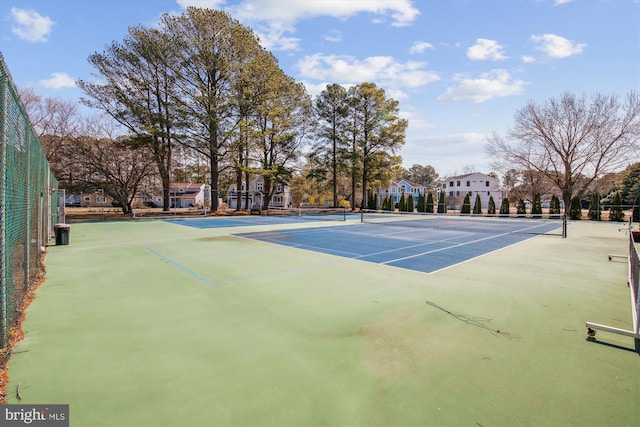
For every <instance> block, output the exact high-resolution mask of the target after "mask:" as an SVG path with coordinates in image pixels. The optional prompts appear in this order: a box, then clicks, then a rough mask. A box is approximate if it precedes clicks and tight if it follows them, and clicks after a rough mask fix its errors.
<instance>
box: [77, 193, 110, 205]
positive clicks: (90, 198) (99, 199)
mask: <svg viewBox="0 0 640 427" xmlns="http://www.w3.org/2000/svg"><path fill="white" fill-rule="evenodd" d="M72 197H73V195H69V196H68V197H67V200H70V198H72ZM75 200H78V201H79V204H80V207H83V208H106V207H112V206H113V198H111V197H109V196H107V195H105V194H103V193H102V192H97V193H82V194H80V195H79V196H78V197H77V199H75Z"/></svg>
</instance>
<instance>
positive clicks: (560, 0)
mask: <svg viewBox="0 0 640 427" xmlns="http://www.w3.org/2000/svg"><path fill="white" fill-rule="evenodd" d="M572 1H573V0H555V1H554V2H553V5H554V6H560V5H561V4H567V3H571V2H572Z"/></svg>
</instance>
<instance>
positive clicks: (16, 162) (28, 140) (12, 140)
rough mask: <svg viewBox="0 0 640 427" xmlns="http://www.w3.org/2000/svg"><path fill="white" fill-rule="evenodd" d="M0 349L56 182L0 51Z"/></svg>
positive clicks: (34, 277) (34, 258) (10, 331)
mask: <svg viewBox="0 0 640 427" xmlns="http://www.w3.org/2000/svg"><path fill="white" fill-rule="evenodd" d="M0 143H1V146H0V170H1V172H2V173H0V350H2V349H7V348H9V347H10V345H11V342H12V339H13V338H15V337H16V335H17V334H18V333H19V331H20V325H19V323H20V318H21V316H22V314H23V312H24V310H25V303H26V299H27V298H28V296H29V291H30V290H31V289H32V287H33V286H34V285H35V284H37V283H39V282H40V281H41V280H42V279H43V278H44V274H45V269H44V264H43V257H44V252H45V247H46V246H47V245H48V244H49V242H50V241H51V238H52V232H53V225H54V223H55V222H57V211H58V204H59V201H58V195H57V186H58V185H57V181H56V179H55V177H54V176H53V174H52V173H51V170H50V168H49V163H48V162H47V158H46V156H45V153H44V151H43V149H42V146H41V145H40V141H39V139H38V137H37V135H36V133H35V131H34V130H33V126H32V125H31V122H30V121H29V117H28V115H27V113H26V111H25V108H24V106H23V105H22V103H21V101H20V98H19V96H18V92H17V89H16V87H15V85H14V83H13V81H12V79H11V75H10V74H9V71H8V68H7V66H6V64H5V62H4V58H3V57H2V54H1V53H0Z"/></svg>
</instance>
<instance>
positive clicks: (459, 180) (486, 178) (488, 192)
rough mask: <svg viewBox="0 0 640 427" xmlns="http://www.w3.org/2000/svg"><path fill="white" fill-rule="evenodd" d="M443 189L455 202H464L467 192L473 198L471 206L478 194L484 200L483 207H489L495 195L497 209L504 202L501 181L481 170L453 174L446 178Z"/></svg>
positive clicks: (494, 200)
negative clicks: (491, 198) (490, 199)
mask: <svg viewBox="0 0 640 427" xmlns="http://www.w3.org/2000/svg"><path fill="white" fill-rule="evenodd" d="M443 189H444V191H445V192H446V196H447V198H448V199H449V200H450V201H455V204H462V200H463V199H464V196H466V195H467V194H469V198H470V200H471V207H473V205H474V203H475V200H476V195H478V194H479V195H480V200H481V201H482V209H485V210H486V209H487V208H488V206H489V198H490V197H493V202H494V203H495V205H496V210H498V209H500V204H501V203H502V197H503V193H502V191H501V190H500V181H498V179H497V178H494V177H492V176H490V175H486V174H484V173H480V172H473V173H468V174H465V175H458V176H451V177H449V178H447V179H446V181H445V183H444V184H443Z"/></svg>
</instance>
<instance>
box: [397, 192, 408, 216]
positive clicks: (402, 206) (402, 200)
mask: <svg viewBox="0 0 640 427" xmlns="http://www.w3.org/2000/svg"><path fill="white" fill-rule="evenodd" d="M398 210H399V211H400V212H405V211H406V210H407V199H405V197H404V193H402V196H400V201H399V202H398Z"/></svg>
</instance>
